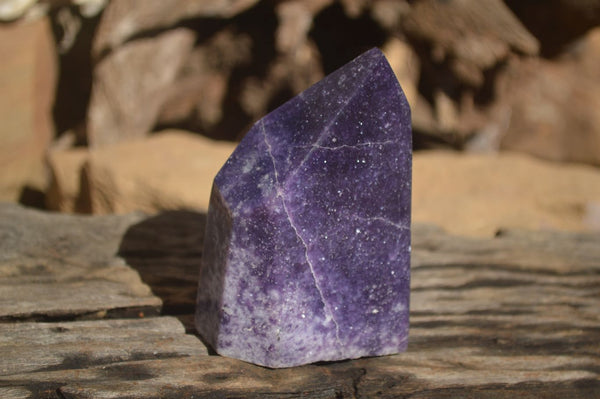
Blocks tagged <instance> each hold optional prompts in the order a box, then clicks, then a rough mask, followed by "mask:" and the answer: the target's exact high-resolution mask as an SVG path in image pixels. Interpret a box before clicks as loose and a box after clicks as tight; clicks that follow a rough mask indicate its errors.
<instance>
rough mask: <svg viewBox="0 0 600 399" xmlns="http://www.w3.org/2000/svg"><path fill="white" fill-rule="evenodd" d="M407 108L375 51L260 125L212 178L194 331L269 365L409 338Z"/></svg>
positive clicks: (332, 356) (219, 347)
mask: <svg viewBox="0 0 600 399" xmlns="http://www.w3.org/2000/svg"><path fill="white" fill-rule="evenodd" d="M411 164H412V143H411V129H410V109H409V106H408V103H407V102H406V98H405V97H404V94H403V93H402V89H401V88H400V85H399V84H398V82H397V80H396V78H395V76H394V73H393V72H392V70H391V68H390V66H389V65H388V63H387V61H386V59H385V57H384V56H383V54H382V53H381V52H380V51H379V50H378V49H372V50H370V51H368V52H366V53H364V54H362V55H361V56H359V57H358V58H356V59H354V60H353V61H351V62H350V63H348V64H347V65H345V66H343V67H342V68H340V69H339V70H337V71H335V72H333V73H332V74H331V75H329V76H327V77H326V78H324V79H323V80H322V81H320V82H319V83H317V84H315V85H314V86H312V87H310V88H309V89H307V90H306V91H304V92H303V93H301V94H299V95H298V96H296V97H295V98H293V99H292V100H290V101H288V102H287V103H285V104H283V105H282V106H281V107H279V108H277V109H276V110H275V111H273V112H271V113H270V114H268V115H267V116H265V117H264V118H263V119H261V120H260V121H258V122H257V123H256V124H255V125H254V126H253V127H252V129H250V131H249V132H248V133H247V134H246V136H245V137H244V139H243V140H242V141H241V143H240V144H239V146H238V147H237V149H236V150H235V151H234V153H233V154H232V155H231V157H230V158H229V160H228V161H227V162H226V163H225V165H224V166H223V168H222V169H221V170H220V171H219V173H218V174H217V176H216V178H215V181H214V185H213V192H212V196H211V202H210V209H209V211H208V221H207V228H206V238H205V243H204V253H203V260H202V268H201V273H200V283H199V290H198V304H197V311H196V327H197V329H198V331H199V332H200V334H201V335H202V336H203V337H204V338H205V340H206V341H207V342H208V343H209V344H210V345H212V347H213V348H214V349H215V350H216V351H217V352H218V353H219V354H221V355H224V356H229V357H233V358H237V359H241V360H245V361H248V362H252V363H256V364H259V365H264V366H268V367H289V366H296V365H301V364H306V363H312V362H316V361H329V360H340V359H352V358H358V357H362V356H374V355H387V354H392V353H398V352H400V351H403V350H404V349H405V348H406V345H407V336H408V301H409V280H410V200H411Z"/></svg>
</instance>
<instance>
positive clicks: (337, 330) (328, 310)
mask: <svg viewBox="0 0 600 399" xmlns="http://www.w3.org/2000/svg"><path fill="white" fill-rule="evenodd" d="M260 128H261V131H262V134H263V138H264V142H265V144H266V146H267V152H268V154H269V157H270V158H271V162H272V163H273V170H274V172H275V184H276V186H277V187H276V191H277V197H280V198H281V203H282V205H283V211H284V212H285V215H286V216H287V219H288V222H290V226H291V227H292V229H293V230H294V233H295V234H296V237H298V239H299V240H300V242H302V245H303V246H304V257H305V259H306V263H307V264H308V268H309V270H310V274H311V276H312V278H313V281H314V283H315V288H316V289H317V291H318V292H319V297H320V298H321V302H323V308H324V310H325V313H326V314H328V316H329V317H330V318H331V321H332V322H333V324H334V325H335V337H336V340H337V342H338V344H339V345H340V346H341V345H342V343H341V341H340V326H339V325H338V323H337V321H336V320H335V317H334V316H333V312H332V311H331V308H330V306H329V305H328V304H327V302H326V301H325V296H324V295H323V291H322V290H321V286H320V285H319V282H318V280H317V276H316V274H315V269H314V266H313V264H312V262H311V260H310V257H309V256H308V245H307V244H306V241H305V240H304V238H302V235H300V232H299V231H298V228H297V227H296V225H295V224H294V222H293V220H292V217H291V215H290V213H289V211H288V208H287V205H286V203H285V197H284V195H283V192H282V191H281V185H280V183H279V173H278V172H277V166H276V165H275V157H274V156H273V148H272V147H271V144H270V143H269V140H268V139H267V132H266V129H265V124H264V122H262V121H261V123H260Z"/></svg>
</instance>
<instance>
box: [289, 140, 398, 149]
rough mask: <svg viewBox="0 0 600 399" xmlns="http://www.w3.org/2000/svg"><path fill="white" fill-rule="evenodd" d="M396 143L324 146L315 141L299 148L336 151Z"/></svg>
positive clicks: (382, 142) (391, 141) (377, 142)
mask: <svg viewBox="0 0 600 399" xmlns="http://www.w3.org/2000/svg"><path fill="white" fill-rule="evenodd" d="M395 143H396V142H395V141H393V140H386V141H375V142H372V143H358V144H354V145H350V144H341V145H338V146H324V145H319V144H316V143H315V144H312V145H307V146H299V147H297V148H312V149H313V151H314V150H316V149H319V150H331V151H336V150H341V149H357V148H361V147H375V146H378V145H388V144H395Z"/></svg>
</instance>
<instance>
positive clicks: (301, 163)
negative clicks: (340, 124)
mask: <svg viewBox="0 0 600 399" xmlns="http://www.w3.org/2000/svg"><path fill="white" fill-rule="evenodd" d="M367 78H368V75H365V77H364V79H363V80H362V82H361V83H360V84H359V85H357V86H356V89H355V90H354V92H353V93H352V94H351V95H349V96H348V98H347V99H346V101H344V103H343V104H342V105H340V108H339V109H338V110H337V112H336V113H335V115H333V117H332V118H331V121H329V123H327V125H325V127H323V130H322V131H323V132H327V131H328V130H329V128H330V127H331V126H333V124H334V123H335V122H336V121H337V119H338V118H339V116H340V115H341V114H342V111H343V110H344V109H346V107H347V106H348V104H350V101H352V99H353V98H354V97H355V96H356V95H357V94H358V92H359V91H360V90H361V89H362V86H363V83H365V81H366V80H367ZM324 137H325V134H321V136H320V137H319V139H318V140H317V141H316V142H315V143H314V144H313V145H312V146H310V147H312V148H311V149H310V151H308V152H307V153H306V155H305V156H304V158H303V159H302V161H300V164H299V165H298V167H297V168H296V170H294V171H293V172H292V173H291V174H290V176H289V177H288V179H289V178H291V177H293V176H294V175H296V173H297V172H298V171H299V170H300V168H301V167H302V166H303V165H304V164H305V163H306V161H307V160H308V159H309V158H310V156H311V155H312V153H313V152H315V150H316V149H317V148H318V146H319V145H320V142H321V139H323V138H324Z"/></svg>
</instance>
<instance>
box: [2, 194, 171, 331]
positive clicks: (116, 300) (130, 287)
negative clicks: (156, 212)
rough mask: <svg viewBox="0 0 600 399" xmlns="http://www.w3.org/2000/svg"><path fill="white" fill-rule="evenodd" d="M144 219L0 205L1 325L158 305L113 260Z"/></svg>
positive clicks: (154, 308)
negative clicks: (129, 230)
mask: <svg viewBox="0 0 600 399" xmlns="http://www.w3.org/2000/svg"><path fill="white" fill-rule="evenodd" d="M142 217H143V216H142V215H141V214H138V215H135V214H131V215H127V216H106V217H85V216H72V215H59V214H51V213H44V212H40V211H35V210H30V209H25V208H22V207H20V206H17V205H12V204H0V320H3V319H13V320H16V319H18V320H27V319H42V320H47V319H50V318H53V319H74V318H78V317H79V318H80V317H88V318H98V317H103V316H106V315H107V314H111V315H120V314H122V313H133V314H136V313H138V312H139V311H144V312H146V313H154V314H157V313H158V312H159V309H160V306H161V301H160V299H159V298H157V297H155V296H154V295H152V292H151V291H150V289H149V288H148V286H147V285H145V284H143V283H142V281H141V280H140V278H139V275H138V273H137V272H136V271H135V270H133V269H131V268H130V267H128V266H127V265H126V264H125V262H124V261H123V259H121V258H118V257H117V256H116V254H117V251H118V248H119V245H120V242H121V240H122V237H123V234H124V232H125V230H126V229H127V228H128V227H129V226H130V225H131V224H134V223H136V222H138V221H140V220H141V219H142Z"/></svg>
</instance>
